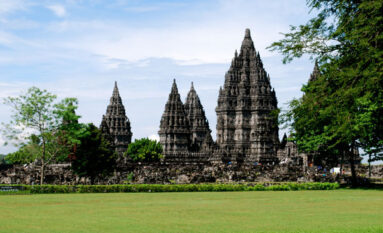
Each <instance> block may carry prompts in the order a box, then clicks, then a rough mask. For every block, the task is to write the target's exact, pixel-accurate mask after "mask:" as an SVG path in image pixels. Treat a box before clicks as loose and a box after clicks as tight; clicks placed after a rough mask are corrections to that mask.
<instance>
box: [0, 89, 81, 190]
mask: <svg viewBox="0 0 383 233" xmlns="http://www.w3.org/2000/svg"><path fill="white" fill-rule="evenodd" d="M4 103H5V104H7V105H9V106H10V107H11V109H12V116H11V119H12V120H11V121H10V122H9V123H8V124H4V125H3V126H4V127H3V129H2V131H3V134H4V135H5V136H6V138H7V139H8V140H9V141H10V142H12V143H13V144H14V145H15V146H17V147H19V151H17V152H15V153H11V154H10V155H8V156H7V159H8V160H10V161H13V162H18V163H24V162H25V163H27V162H32V161H36V162H37V163H38V164H39V165H40V166H41V168H40V183H41V184H42V183H43V181H44V169H45V166H46V165H47V164H49V163H52V162H54V161H57V160H59V159H60V158H61V159H62V158H65V157H66V156H67V155H68V154H69V153H70V151H71V150H72V148H73V146H74V145H75V144H77V143H79V141H78V140H77V137H78V136H79V135H80V134H82V133H83V127H82V126H81V125H80V124H78V119H79V116H77V115H76V113H75V110H76V108H77V100H76V99H75V98H66V99H64V100H62V101H60V102H57V97H56V95H53V94H51V93H49V92H48V91H46V90H40V89H39V88H37V87H31V88H29V89H28V90H27V92H26V93H25V94H21V95H20V96H17V97H8V98H5V99H4Z"/></svg>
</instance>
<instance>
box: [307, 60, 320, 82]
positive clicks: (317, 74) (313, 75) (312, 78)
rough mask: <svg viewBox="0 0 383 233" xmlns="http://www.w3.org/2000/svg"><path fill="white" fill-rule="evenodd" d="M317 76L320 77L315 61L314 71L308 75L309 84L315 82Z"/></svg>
mask: <svg viewBox="0 0 383 233" xmlns="http://www.w3.org/2000/svg"><path fill="white" fill-rule="evenodd" d="M319 75H320V71H319V66H318V61H315V65H314V70H313V72H312V73H311V75H310V79H309V82H312V81H315V80H317V79H318V77H319Z"/></svg>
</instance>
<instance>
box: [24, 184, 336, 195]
mask: <svg viewBox="0 0 383 233" xmlns="http://www.w3.org/2000/svg"><path fill="white" fill-rule="evenodd" d="M338 188H339V184H338V183H295V182H287V183H276V184H271V185H265V184H264V183H258V184H126V185H37V186H36V185H35V186H30V187H29V189H30V190H31V193H73V192H77V193H116V192H117V193H118V192H232V191H298V190H334V189H338Z"/></svg>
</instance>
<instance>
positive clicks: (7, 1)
mask: <svg viewBox="0 0 383 233" xmlns="http://www.w3.org/2000/svg"><path fill="white" fill-rule="evenodd" d="M27 5H28V4H27V3H26V2H25V1H24V0H0V15H4V14H9V13H12V12H14V11H17V10H22V9H25V7H26V6H27Z"/></svg>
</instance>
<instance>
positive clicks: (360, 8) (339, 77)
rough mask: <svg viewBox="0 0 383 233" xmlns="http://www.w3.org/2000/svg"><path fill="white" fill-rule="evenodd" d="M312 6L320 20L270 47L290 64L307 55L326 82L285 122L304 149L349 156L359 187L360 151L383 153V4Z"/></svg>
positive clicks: (311, 86)
mask: <svg viewBox="0 0 383 233" xmlns="http://www.w3.org/2000/svg"><path fill="white" fill-rule="evenodd" d="M307 4H308V6H309V7H310V8H311V10H314V11H317V12H318V14H317V15H316V16H315V17H314V18H312V19H311V20H309V22H308V23H306V24H305V25H300V26H298V27H297V26H291V30H290V32H289V33H286V34H284V38H283V39H282V40H280V41H278V42H275V43H273V44H272V45H271V46H270V47H269V48H270V49H271V50H277V51H279V52H281V53H282V54H283V55H284V59H283V62H284V63H286V62H290V61H292V60H293V59H294V58H298V57H301V56H302V55H304V54H307V55H309V56H310V57H311V58H312V59H316V60H317V61H318V62H319V66H320V71H321V74H320V76H319V77H318V78H317V79H316V80H313V81H312V82H309V83H308V84H307V85H305V86H304V87H303V88H302V91H303V92H304V96H303V97H302V98H300V99H298V100H293V101H292V102H291V103H290V110H289V111H288V112H287V114H285V117H286V118H285V120H287V121H288V124H289V125H290V126H291V129H292V131H293V135H294V136H295V139H296V141H297V143H298V146H299V148H300V149H302V150H304V151H315V150H320V151H323V152H326V153H328V152H331V153H334V154H337V155H338V156H341V157H343V156H344V155H347V157H348V159H349V162H350V164H351V170H352V177H353V184H355V182H356V172H355V167H354V156H353V151H354V150H355V148H356V147H361V148H362V149H363V150H364V151H371V150H374V151H375V152H376V153H377V154H381V152H382V149H383V121H382V120H383V92H382V89H383V17H382V12H383V1H381V0H308V1H307Z"/></svg>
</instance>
